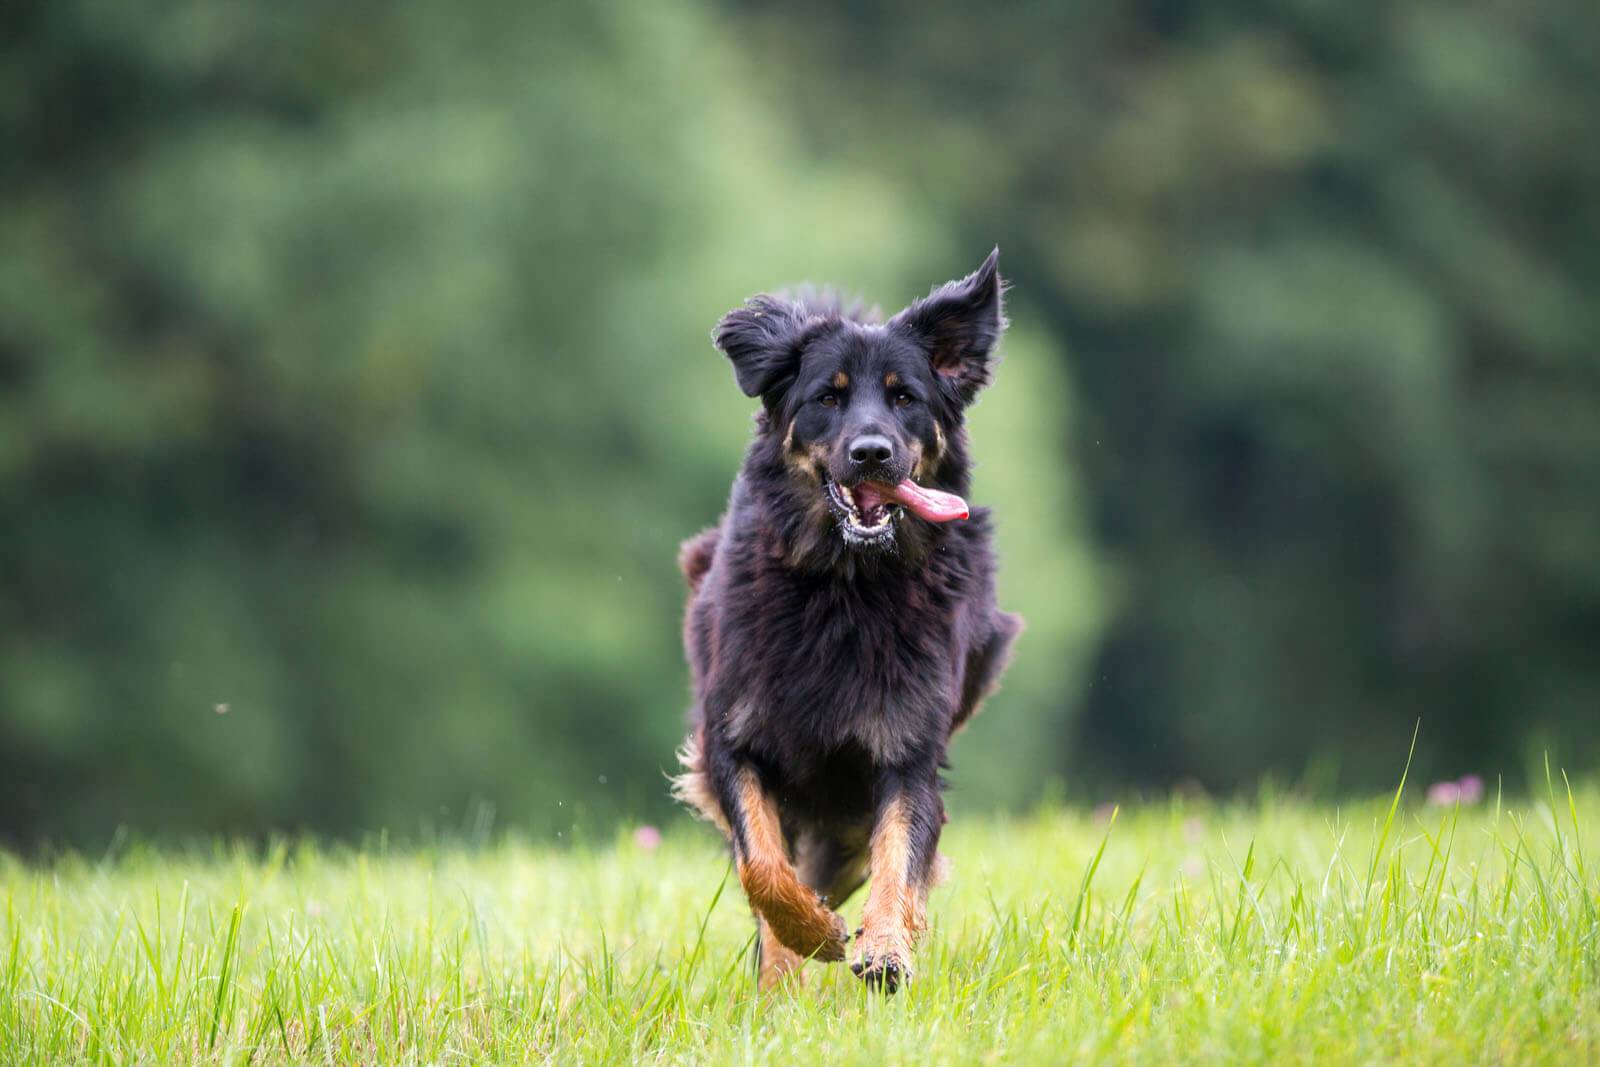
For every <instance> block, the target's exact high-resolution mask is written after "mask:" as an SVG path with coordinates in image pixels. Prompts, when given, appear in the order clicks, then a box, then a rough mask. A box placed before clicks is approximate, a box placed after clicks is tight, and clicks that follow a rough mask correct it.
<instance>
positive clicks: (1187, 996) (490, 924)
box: [0, 781, 1600, 1064]
mask: <svg viewBox="0 0 1600 1067" xmlns="http://www.w3.org/2000/svg"><path fill="white" fill-rule="evenodd" d="M1394 799H1398V798H1394ZM1597 826H1600V793H1597V791H1596V790H1595V789H1593V788H1584V789H1581V790H1579V791H1578V792H1577V793H1576V794H1575V795H1574V794H1572V793H1569V792H1568V791H1567V790H1566V789H1565V788H1564V787H1563V786H1562V785H1561V783H1560V782H1559V781H1558V782H1557V783H1556V785H1555V788H1553V789H1551V790H1550V791H1549V794H1548V795H1547V796H1544V797H1541V798H1538V799H1535V800H1532V801H1528V802H1523V803H1518V804H1515V805H1512V804H1509V803H1502V802H1500V801H1499V800H1498V799H1497V798H1495V797H1493V796H1492V795H1491V797H1490V798H1489V800H1488V801H1486V802H1485V803H1483V804H1482V805H1479V806H1477V807H1473V808H1463V809H1456V808H1426V807H1415V808H1413V807H1408V806H1407V805H1405V804H1395V803H1393V801H1392V800H1391V798H1385V799H1383V800H1381V801H1374V802H1371V803H1368V804H1360V805H1356V806H1351V807H1345V808H1343V809H1338V808H1333V807H1320V806H1315V805H1311V804H1308V803H1305V802H1302V801H1299V800H1296V799H1293V798H1291V797H1281V796H1280V797H1272V796H1268V797H1263V798H1262V799H1260V800H1258V801H1257V802H1255V803H1244V804H1233V805H1215V804H1212V803H1209V802H1205V801H1201V800H1194V799H1173V800H1171V801H1170V802H1167V803H1161V804H1151V805H1145V806H1140V807H1137V808H1134V809H1130V810H1124V811H1121V812H1120V813H1118V814H1117V815H1116V816H1115V817H1114V818H1110V817H1108V816H1107V815H1106V813H1100V814H1099V815H1094V814H1089V813H1084V812H1080V811H1070V810H1049V811H1043V812H1040V813H1037V814H1035V815H1033V816H1030V817H1026V818H1020V819H1013V820H1003V819H988V820H986V819H983V818H958V819H957V821H956V822H955V823H953V824H952V826H951V828H950V829H949V831H948V832H947V834H946V837H945V851H946V852H947V853H948V854H949V855H950V856H951V857H952V859H953V860H954V868H955V874H954V878H953V880H952V882H951V884H950V885H948V886H947V887H945V888H943V889H940V890H938V891H936V893H935V895H934V899H933V903H932V907H931V916H932V927H931V929H930V931H929V934H928V936H927V937H926V939H925V941H924V944H923V947H922V950H921V952H920V954H919V965H920V966H919V974H918V977H917V980H916V982H915V984H914V985H913V986H912V988H911V989H910V990H909V991H907V992H903V993H901V994H900V995H899V996H897V997H894V998H891V999H885V998H882V997H875V996H873V995H869V994H868V993H867V992H866V991H865V990H864V989H863V988H862V986H861V984H860V983H859V982H857V981H856V980H855V979H854V978H853V977H852V976H851V974H850V973H849V971H848V970H847V969H845V968H843V967H839V966H832V967H825V966H820V965H816V964H813V965H811V966H809V967H808V968H807V972H808V974H807V984H806V985H805V987H804V988H802V989H795V990H785V991H781V992H779V993H777V994H773V995H769V996H765V997H763V996H761V995H759V994H757V992H756V991H755V989H754V979H753V975H752V973H751V966H750V958H749V952H750V949H751V936H750V935H751V930H752V924H751V922H750V920H749V916H748V912H747V910H746V909H745V907H744V904H743V901H742V900H741V899H740V898H739V893H738V887H737V884H736V883H735V882H734V881H733V880H731V879H726V871H727V862H726V859H725V858H724V857H723V855H722V854H721V852H720V851H719V849H718V847H717V846H716V843H715V842H714V841H713V840H712V836H711V832H710V831H708V830H706V829H704V828H703V827H697V826H690V825H688V824H685V825H683V826H680V827H674V828H672V830H671V832H669V833H668V835H667V838H666V840H665V842H664V843H663V844H662V845H661V846H660V847H659V848H657V849H654V850H647V849H644V848H641V847H638V846H636V845H635V844H634V843H633V840H632V838H631V837H629V836H627V835H626V834H623V835H619V837H618V838H617V840H616V841H615V842H614V843H612V844H610V845H606V846H590V847H580V848H567V849H551V848H542V847H532V846H530V845H528V844H526V843H518V842H516V841H503V842H500V843H496V844H492V845H487V846H484V847H479V848H467V847H433V848H424V849H417V850H409V851H399V850H389V849H386V848H383V847H377V848H373V849H369V850H359V851H358V850H343V849H337V848H335V849H322V848H318V847H315V846H312V845H309V844H290V843H279V844H275V845H272V846H270V847H268V848H266V849H265V850H261V849H248V848H243V847H217V848H215V849H213V850H210V851H204V852H200V851H190V852H186V853H176V854H175V853H171V852H162V851H158V850H152V849H145V848H140V847H135V848H132V849H130V850H126V851H124V852H123V854H122V855H121V856H119V857H118V858H115V859H112V860H108V861H105V862H94V861H93V860H90V859H85V858H76V857H66V858H61V859H56V860H52V861H49V862H48V863H44V864H28V863H24V862H22V861H20V860H18V859H15V858H4V859H0V911H3V914H0V1061H3V1062H6V1063H19V1062H50V1063H57V1062H65V1061H80V1060H85V1061H100V1060H104V1061H111V1062H122V1061H139V1062H148V1063H175V1062H187V1061H206V1062H209V1061H218V1062H227V1063H245V1062H268V1063H271V1062H282V1061H303V1062H309V1063H346V1062H380V1063H410V1062H416V1063H444V1062H453V1061H460V1060H468V1061H493V1062H518V1061H527V1060H554V1061H558V1062H562V1063H569V1062H582V1061H596V1062H598V1061H605V1062H628V1061H634V1060H646V1061H695V1062H704V1061H716V1062H720V1061H737V1062H769V1061H770V1062H810V1063H823V1062H829V1063H872V1064H882V1063H901V1062H905V1063H912V1062H914V1063H918V1064H926V1063H952V1064H968V1063H976V1062H991V1061H992V1062H1033V1061H1046V1062H1051V1061H1056V1062H1059V1061H1065V1060H1069V1059H1070V1060H1082V1059H1087V1060H1116V1061H1132V1062H1138V1063H1170V1062H1178V1061H1192V1060H1196V1059H1201V1060H1225V1061H1228V1062H1238V1061H1273V1062H1310V1061H1326V1060H1338V1061H1345V1062H1363V1063H1364V1062H1370V1061H1373V1060H1391V1061H1405V1062H1415V1061H1426V1062H1461V1061H1464V1060H1465V1061H1471V1062H1483V1061H1497V1062H1500V1061H1509V1062H1518V1063H1522V1062H1571V1063H1580V1062H1594V1061H1596V1059H1597V1058H1600V921H1597V913H1596V909H1597V907H1600V894H1597V890H1600V885H1597V878H1596V871H1595V869H1594V867H1593V866H1591V864H1594V863H1596V862H1597V860H1596V859H1595V857H1596V856H1600V839H1597V832H1596V829H1595V827H1597ZM859 907H860V901H859V898H858V899H857V900H855V901H852V902H851V905H850V907H849V908H847V917H848V918H851V919H852V920H853V919H854V918H855V917H856V914H857V912H858V910H859Z"/></svg>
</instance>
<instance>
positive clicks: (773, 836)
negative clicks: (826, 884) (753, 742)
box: [727, 767, 845, 960]
mask: <svg viewBox="0 0 1600 1067" xmlns="http://www.w3.org/2000/svg"><path fill="white" fill-rule="evenodd" d="M730 785H731V786H732V788H731V790H730V792H731V793H732V796H731V797H730V798H729V802H728V804H727V807H728V808H729V809H730V813H731V815H732V819H731V820H730V822H731V823H732V829H733V848H734V862H735V865H736V867H737V869H738V872H739V883H740V884H741V885H743V886H744V891H745V895H746V896H747V897H749V899H750V906H751V907H752V908H754V909H755V912H756V914H757V915H758V916H759V917H760V918H762V919H763V920H765V921H766V923H767V925H768V926H769V927H770V928H771V930H772V934H773V936H774V937H775V938H776V939H777V940H778V941H779V942H780V943H781V944H783V945H784V946H785V947H787V948H789V949H790V950H792V951H794V952H796V953H798V954H799V955H800V956H812V957H815V958H817V959H819V960H842V959H844V944H845V926H844V920H843V919H842V918H840V917H839V915H838V913H837V912H834V911H832V910H831V909H829V908H828V907H826V906H824V905H823V903H822V901H821V900H819V899H818V897H817V894H816V892H815V891H814V890H812V889H811V888H809V887H808V886H807V885H806V884H805V883H803V882H802V881H800V876H799V875H798V874H796V873H795V869H794V865H793V864H791V863H790V862H789V854H788V850H787V848H786V847H785V844H784V838H783V830H782V827H781V825H780V823H779V820H778V806H777V803H776V802H775V801H774V800H773V798H772V796H771V794H769V793H768V792H767V791H766V790H765V789H763V788H762V787H761V782H760V780H759V779H758V778H757V777H756V773H755V771H753V770H751V769H750V768H749V767H741V768H739V769H738V770H737V771H736V772H735V774H734V776H733V780H732V782H731V783H730Z"/></svg>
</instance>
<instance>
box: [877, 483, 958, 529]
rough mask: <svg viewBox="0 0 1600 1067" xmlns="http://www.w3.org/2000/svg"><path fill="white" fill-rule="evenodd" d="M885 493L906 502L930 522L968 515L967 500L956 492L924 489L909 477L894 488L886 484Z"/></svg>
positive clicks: (900, 501) (892, 498)
mask: <svg viewBox="0 0 1600 1067" xmlns="http://www.w3.org/2000/svg"><path fill="white" fill-rule="evenodd" d="M884 488H885V489H886V490H887V492H886V493H885V494H884V495H885V496H887V497H888V498H889V499H890V500H893V501H895V502H896V503H900V504H904V505H905V506H906V507H908V508H910V509H911V510H912V511H914V512H916V513H917V514H918V515H920V516H922V517H923V518H924V519H927V520H928V521H929V522H949V521H950V520H951V519H964V518H966V517H967V502H966V501H965V500H962V499H961V498H960V497H958V496H956V495H955V494H954V493H946V492H943V491H942V490H939V489H924V488H923V487H922V486H920V485H918V484H917V483H916V482H914V481H912V480H911V479H910V478H907V479H906V480H905V481H903V482H901V483H900V484H899V485H896V486H894V487H892V488H890V487H888V486H885V487H884Z"/></svg>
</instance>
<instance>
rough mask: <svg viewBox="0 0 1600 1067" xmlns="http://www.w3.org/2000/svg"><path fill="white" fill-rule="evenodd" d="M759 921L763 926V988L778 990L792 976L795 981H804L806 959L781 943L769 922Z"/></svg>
mask: <svg viewBox="0 0 1600 1067" xmlns="http://www.w3.org/2000/svg"><path fill="white" fill-rule="evenodd" d="M758 921H759V922H760V924H761V988H762V989H776V988H777V987H778V986H779V985H780V984H782V982H783V980H784V979H785V978H789V977H790V976H791V975H792V976H793V981H795V982H797V983H798V982H800V981H802V980H803V979H804V977H805V976H804V975H802V974H801V973H800V968H801V967H803V966H805V962H806V961H805V957H804V956H802V955H800V954H799V953H798V952H796V951H794V950H793V949H791V948H789V947H788V946H787V945H785V944H784V943H783V942H782V941H779V940H778V935H777V934H775V933H773V932H772V926H771V924H769V923H768V922H767V920H765V919H761V920H758Z"/></svg>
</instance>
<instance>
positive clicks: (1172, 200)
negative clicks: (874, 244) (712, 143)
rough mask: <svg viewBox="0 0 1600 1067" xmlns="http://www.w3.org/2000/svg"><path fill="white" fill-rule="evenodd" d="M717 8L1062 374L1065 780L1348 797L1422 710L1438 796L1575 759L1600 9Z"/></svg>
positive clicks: (1584, 747) (830, 154) (1584, 699)
mask: <svg viewBox="0 0 1600 1067" xmlns="http://www.w3.org/2000/svg"><path fill="white" fill-rule="evenodd" d="M819 8H820V10H819ZM749 21H750V23H751V25H752V26H753V27H754V29H753V32H755V33H756V35H757V38H758V40H759V41H760V42H761V43H760V44H758V45H757V48H758V49H761V48H764V47H771V46H772V45H773V44H774V43H775V42H776V41H778V40H780V39H781V40H783V41H785V42H787V47H789V48H790V49H795V50H798V51H800V52H803V53H804V54H805V55H807V56H808V57H810V59H811V62H808V63H807V64H806V65H804V66H789V65H777V66H775V67H773V68H770V70H769V73H770V78H769V79H768V80H767V82H766V83H765V85H766V87H767V91H768V92H769V93H770V94H771V95H772V96H773V98H775V99H784V98H796V99H803V100H804V101H805V105H804V106H803V107H802V108H800V109H799V115H800V117H801V121H802V122H807V123H808V126H807V128H808V129H809V131H810V134H811V141H810V145H811V148H812V150H813V151H815V152H817V153H818V154H819V155H821V156H822V158H825V159H837V160H843V161H848V162H850V163H854V164H857V165H863V166H870V167H871V168H873V169H874V171H875V172H877V173H880V174H883V175H886V176H888V177H890V178H891V180H898V181H900V182H902V183H904V184H905V185H906V186H908V187H911V188H914V189H916V190H918V191H919V193H920V194H921V195H922V199H923V202H924V203H926V204H927V205H928V211H929V213H930V214H932V215H934V216H935V217H939V218H943V219H950V220H953V221H955V223H956V225H957V227H958V232H960V233H966V234H970V235H972V239H973V240H980V241H985V242H987V241H995V240H998V241H999V242H1000V244H1001V245H1002V246H1003V247H1004V248H1005V253H1006V257H1007V262H1008V264H1009V266H1010V269H1011V271H1012V276H1013V277H1014V278H1015V279H1017V282H1018V286H1017V297H1018V304H1019V306H1021V307H1025V308H1026V312H1025V313H1024V314H1026V315H1027V316H1028V317H1037V318H1038V319H1040V320H1042V321H1043V323H1044V324H1046V326H1045V328H1046V329H1048V330H1049V331H1050V332H1051V333H1052V334H1053V335H1054V336H1055V337H1057V338H1059V339H1060V343H1061V344H1062V346H1063V349H1064V351H1065V353H1066V355H1067V358H1068V363H1069V366H1070V369H1071V372H1072V378H1073V382H1074V384H1075V388H1076V391H1077V393H1078V396H1079V398H1080V405H1079V406H1080V413H1079V416H1078V417H1077V418H1076V420H1075V421H1074V431H1075V432H1074V441H1073V447H1072V449H1071V452H1070V455H1071V458H1072V460H1073V461H1074V462H1075V463H1076V464H1078V465H1079V466H1080V467H1081V469H1082V471H1083V478H1084V483H1085V488H1086V491H1087V494H1088V501H1087V507H1088V509H1089V511H1090V514H1091V521H1092V523H1093V528H1094V532H1095V537H1096V543H1097V549H1098V550H1099V552H1100V553H1101V554H1102V555H1103V557H1104V558H1105V559H1106V560H1108V561H1109V563H1110V565H1111V567H1112V568H1113V570H1112V572H1111V574H1110V576H1109V578H1108V580H1107V585H1109V586H1110V587H1111V588H1112V589H1114V590H1115V597H1114V602H1113V604H1112V606H1111V613H1110V619H1109V625H1108V632H1107V633H1106V635H1105V638H1104V641H1103V643H1102V644H1101V645H1100V648H1099V651H1098V653H1097V656H1096V661H1095V663H1094V665H1093V668H1092V671H1091V673H1090V675H1089V677H1090V678H1091V679H1092V680H1093V684H1092V686H1091V687H1089V688H1088V689H1086V691H1085V697H1084V708H1083V715H1082V718H1081V720H1079V721H1077V722H1076V724H1075V727H1074V729H1073V730H1072V731H1071V732H1070V733H1069V734H1067V735H1064V736H1062V737H1060V738H1059V743H1060V744H1061V746H1062V748H1063V749H1064V750H1065V752H1066V762H1067V763H1068V765H1070V766H1071V767H1072V769H1073V770H1074V771H1076V772H1078V773H1079V774H1087V775H1090V776H1093V777H1097V778H1100V779H1101V780H1126V779H1129V778H1132V779H1135V780H1144V781H1173V780H1178V779H1183V778H1195V779H1199V780H1200V781H1201V782H1203V783H1205V784H1206V785H1207V786H1208V787H1232V786H1235V785H1237V784H1239V783H1241V782H1249V781H1251V780H1253V779H1254V778H1256V777H1257V776H1258V775H1260V774H1261V773H1262V772H1263V771H1267V770H1272V771H1276V772H1278V773H1287V774H1291V775H1295V774H1299V773H1301V772H1302V771H1306V770H1308V769H1310V768H1311V767H1312V766H1313V765H1318V766H1319V767H1320V769H1318V770H1317V771H1316V776H1317V777H1318V778H1319V779H1328V778H1333V779H1342V784H1344V785H1345V787H1347V788H1348V787H1349V786H1351V785H1356V786H1358V787H1365V788H1371V787H1373V786H1375V785H1377V784H1379V783H1381V781H1382V780H1383V776H1384V775H1385V774H1386V773H1387V768H1386V766H1385V763H1384V754H1385V753H1387V752H1390V751H1392V749H1393V746H1395V745H1398V744H1402V743H1403V739H1404V738H1405V737H1406V736H1407V735H1409V734H1410V732H1411V728H1412V725H1413V723H1414V722H1415V721H1416V720H1417V719H1419V718H1420V719H1421V720H1422V721H1423V724H1424V727H1423V729H1424V736H1425V737H1426V738H1429V739H1431V741H1432V744H1431V745H1430V746H1429V753H1428V756H1427V759H1428V760H1429V762H1430V764H1431V765H1432V767H1433V768H1435V769H1438V770H1440V771H1442V772H1447V773H1455V774H1459V773H1461V772H1462V771H1464V770H1471V769H1478V770H1490V771H1494V770H1500V769H1509V770H1512V771H1517V770H1520V768H1519V767H1517V766H1516V765H1517V764H1518V763H1520V762H1521V760H1520V755H1519V752H1520V750H1521V749H1522V747H1523V746H1524V745H1526V744H1528V743H1529V737H1530V735H1531V734H1540V735H1543V736H1544V737H1545V739H1546V742H1547V743H1548V744H1550V745H1553V746H1554V747H1555V748H1556V750H1558V751H1563V752H1564V753H1566V756H1567V758H1568V761H1569V762H1582V763H1584V764H1585V765H1592V764H1593V763H1594V761H1595V760H1596V759H1600V748H1597V747H1596V739H1595V733H1594V731H1593V729H1592V722H1593V716H1594V709H1595V708H1596V706H1597V704H1600V657H1597V656H1595V654H1594V649H1595V647H1596V644H1597V642H1600V567H1597V566H1596V563H1595V545H1597V544H1600V481H1597V475H1600V465H1597V464H1596V462H1595V457H1596V456H1597V455H1600V359H1597V358H1596V340H1595V339H1596V337H1600V302H1597V301H1596V300H1595V299H1594V297H1593V294H1594V293H1595V292H1596V291H1597V290H1600V141H1597V139H1596V138H1595V137H1593V136H1592V135H1591V133H1590V130H1591V128H1592V126H1593V116H1594V114H1595V112H1596V108H1597V107H1600V9H1596V8H1595V6H1594V5H1592V4H1581V3H1572V2H1570V0H1534V2H1531V3H1518V4H1514V5H1507V4H1496V3H1482V2H1468V3H1461V2H1458V0H1422V2H1415V3H1407V4H1404V5H1401V6H1399V7H1394V8H1387V7H1383V6H1381V5H1377V6H1375V5H1370V4H1334V3H1325V2H1318V0H1294V2H1290V3H1284V4H1277V5H1261V4H1253V3H1239V2H1233V0H1205V2H1185V0H1178V2H1163V3H1153V4H1129V3H1124V2H1119V0H1088V2H1084V3H1074V4H1015V5H1004V6H1003V7H1001V8H998V9H995V10H985V11H984V12H983V13H982V15H981V16H975V15H974V13H973V12H972V11H971V10H970V9H969V8H966V7H964V6H959V5H946V4H934V5H927V4H920V3H918V4H913V3H908V2H905V0H883V2H880V3H873V4H867V5H862V4H857V3H850V4H845V3H838V2H824V3H822V4H820V5H808V6H807V8H806V9H805V11H804V13H803V14H802V13H799V12H798V11H793V10H790V11H781V12H776V13H771V14H766V15H762V16H759V17H758V16H752V17H751V19H750V20H749ZM1375 740H1376V741H1377V743H1374V741H1375ZM1508 758H1509V759H1510V761H1511V766H1510V767H1507V763H1506V761H1507V760H1508Z"/></svg>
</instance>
